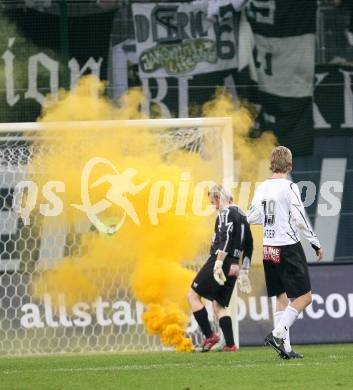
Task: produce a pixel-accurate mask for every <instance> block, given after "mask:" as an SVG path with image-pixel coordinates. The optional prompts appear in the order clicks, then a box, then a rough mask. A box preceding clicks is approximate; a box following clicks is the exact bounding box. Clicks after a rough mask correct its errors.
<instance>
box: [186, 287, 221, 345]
mask: <svg viewBox="0 0 353 390" xmlns="http://www.w3.org/2000/svg"><path fill="white" fill-rule="evenodd" d="M187 299H188V301H189V305H190V307H191V310H192V314H193V315H194V317H195V320H196V322H197V324H198V325H199V327H200V329H201V331H202V333H203V335H204V336H205V340H204V341H203V343H202V346H203V347H202V350H203V352H207V351H209V350H210V349H211V348H212V347H213V346H214V345H215V344H217V343H218V342H219V336H218V335H217V334H216V333H213V332H212V329H211V324H210V321H209V319H208V313H207V310H206V308H205V306H204V305H203V304H202V302H201V296H200V295H199V294H197V292H196V291H194V290H193V289H190V290H189V292H188V294H187Z"/></svg>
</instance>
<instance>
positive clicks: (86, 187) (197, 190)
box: [13, 157, 216, 234]
mask: <svg viewBox="0 0 353 390" xmlns="http://www.w3.org/2000/svg"><path fill="white" fill-rule="evenodd" d="M98 165H101V166H105V167H106V168H107V169H106V171H107V172H109V173H106V174H104V175H102V176H101V177H99V178H98V179H97V180H95V181H94V182H93V183H92V184H90V182H91V180H90V179H91V176H92V172H93V170H94V168H95V167H97V166H98ZM137 176H138V171H137V170H136V169H135V168H127V169H125V170H122V171H119V170H118V168H117V167H116V166H115V165H114V164H113V163H112V162H111V161H110V160H108V159H107V158H104V157H94V158H92V159H90V160H89V161H88V162H87V163H86V164H85V166H84V168H83V170H82V173H81V183H80V197H81V203H80V204H76V203H72V204H70V207H73V208H75V209H77V210H80V211H82V212H83V213H84V214H86V216H87V218H88V220H89V221H90V222H91V223H92V225H93V226H94V227H95V228H96V229H97V230H98V231H99V232H102V233H104V234H114V233H116V232H117V231H118V230H119V229H120V228H121V227H122V226H123V225H124V223H125V221H126V220H127V219H128V218H129V219H130V220H131V221H132V222H133V223H134V224H136V225H137V226H140V225H141V217H140V216H139V215H138V213H137V211H136V207H135V205H134V196H136V195H137V194H139V193H140V192H141V191H148V196H147V202H146V212H147V215H148V217H149V221H150V223H151V224H152V225H157V224H158V222H159V216H160V215H161V214H164V213H167V212H173V211H174V212H175V214H176V215H185V214H186V213H187V210H186V208H187V200H188V198H189V196H190V185H189V184H190V181H191V179H192V175H191V173H190V172H182V173H181V174H180V180H179V182H178V183H175V181H174V182H172V181H168V180H155V181H152V180H150V179H148V180H145V181H143V182H138V179H137ZM106 183H107V184H108V185H109V189H108V190H107V192H106V194H105V196H104V198H103V199H101V200H99V201H98V202H96V203H92V198H93V196H92V194H94V191H95V189H97V187H98V186H100V185H102V184H106ZM215 184H216V183H215V182H214V181H211V180H209V181H200V182H198V183H197V184H196V185H194V186H193V193H192V196H193V198H192V203H191V209H192V210H191V211H192V213H193V214H194V215H196V216H201V217H204V216H208V215H211V214H212V212H213V211H214V208H213V206H211V205H209V204H207V203H206V202H205V193H207V190H208V189H209V188H210V187H212V186H213V185H215ZM39 191H41V193H42V195H43V198H44V199H45V200H46V201H47V203H43V204H40V205H37V199H38V193H39ZM65 191H70V188H66V186H65V183H64V182H61V181H48V182H46V183H45V185H44V186H43V188H38V185H37V184H36V183H35V182H33V181H28V180H26V181H21V182H19V183H18V184H17V185H16V187H15V191H14V198H13V209H14V210H15V211H16V212H17V213H18V214H19V216H20V218H21V219H22V220H23V223H24V224H25V225H28V224H29V223H30V214H31V212H32V211H33V210H34V209H35V208H38V209H39V212H40V214H41V215H43V216H45V217H57V216H59V215H60V214H62V213H63V212H64V203H63V200H62V198H61V197H60V193H64V192H65ZM173 205H175V209H174V210H173ZM113 206H115V207H117V208H118V209H119V210H120V211H121V212H120V213H119V215H120V217H119V220H118V221H117V222H116V223H114V225H111V224H109V225H108V224H106V223H105V222H104V218H102V214H103V213H104V212H105V211H107V210H108V209H109V208H112V207H113Z"/></svg>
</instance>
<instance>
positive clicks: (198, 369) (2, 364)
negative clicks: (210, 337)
mask: <svg viewBox="0 0 353 390" xmlns="http://www.w3.org/2000/svg"><path fill="white" fill-rule="evenodd" d="M297 349H298V351H300V352H302V353H304V354H305V359H303V360H289V361H284V360H281V359H279V358H277V357H276V355H275V353H274V351H273V350H272V349H270V348H269V347H258V348H241V350H240V351H238V352H236V353H224V352H223V353H222V352H209V353H191V354H178V353H173V352H162V353H119V354H113V353H111V354H91V355H63V356H40V357H1V358H0V388H1V389H2V390H11V389H16V390H17V389H19V390H26V389H31V390H32V389H33V390H41V389H43V390H44V389H45V390H54V389H55V390H59V389H60V390H61V389H62V390H64V389H65V390H71V389H75V390H77V389H85V390H89V389H102V390H106V389H118V390H124V389H129V390H138V389H144V390H145V389H146V390H149V389H156V390H157V389H158V390H161V389H162V390H163V389H166V390H205V389H222V390H228V389H241V390H244V389H245V390H246V389H260V390H266V389H271V390H273V389H296V390H297V389H303V390H311V389H318V390H324V389H330V390H334V389H353V344H344V345H321V346H313V345H312V346H298V347H297Z"/></svg>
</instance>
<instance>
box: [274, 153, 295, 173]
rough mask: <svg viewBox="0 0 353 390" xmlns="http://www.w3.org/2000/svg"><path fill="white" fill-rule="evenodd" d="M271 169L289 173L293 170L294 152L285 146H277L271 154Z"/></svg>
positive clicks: (275, 171) (276, 171)
mask: <svg viewBox="0 0 353 390" xmlns="http://www.w3.org/2000/svg"><path fill="white" fill-rule="evenodd" d="M270 169H271V171H272V172H273V173H287V172H290V171H291V170H292V152H291V151H290V150H289V149H288V148H286V147H285V146H277V147H276V148H274V149H273V151H272V154H271V164H270Z"/></svg>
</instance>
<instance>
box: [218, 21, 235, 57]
mask: <svg viewBox="0 0 353 390" xmlns="http://www.w3.org/2000/svg"><path fill="white" fill-rule="evenodd" d="M232 31H233V29H232V27H231V26H230V25H229V24H228V23H222V24H220V23H219V22H218V21H217V22H215V24H214V33H215V36H216V50H217V56H218V57H219V58H220V59H221V60H231V59H233V58H235V55H236V53H235V45H234V43H233V42H232V41H230V40H226V39H224V40H222V35H223V34H224V33H228V34H230V33H231V32H232Z"/></svg>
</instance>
